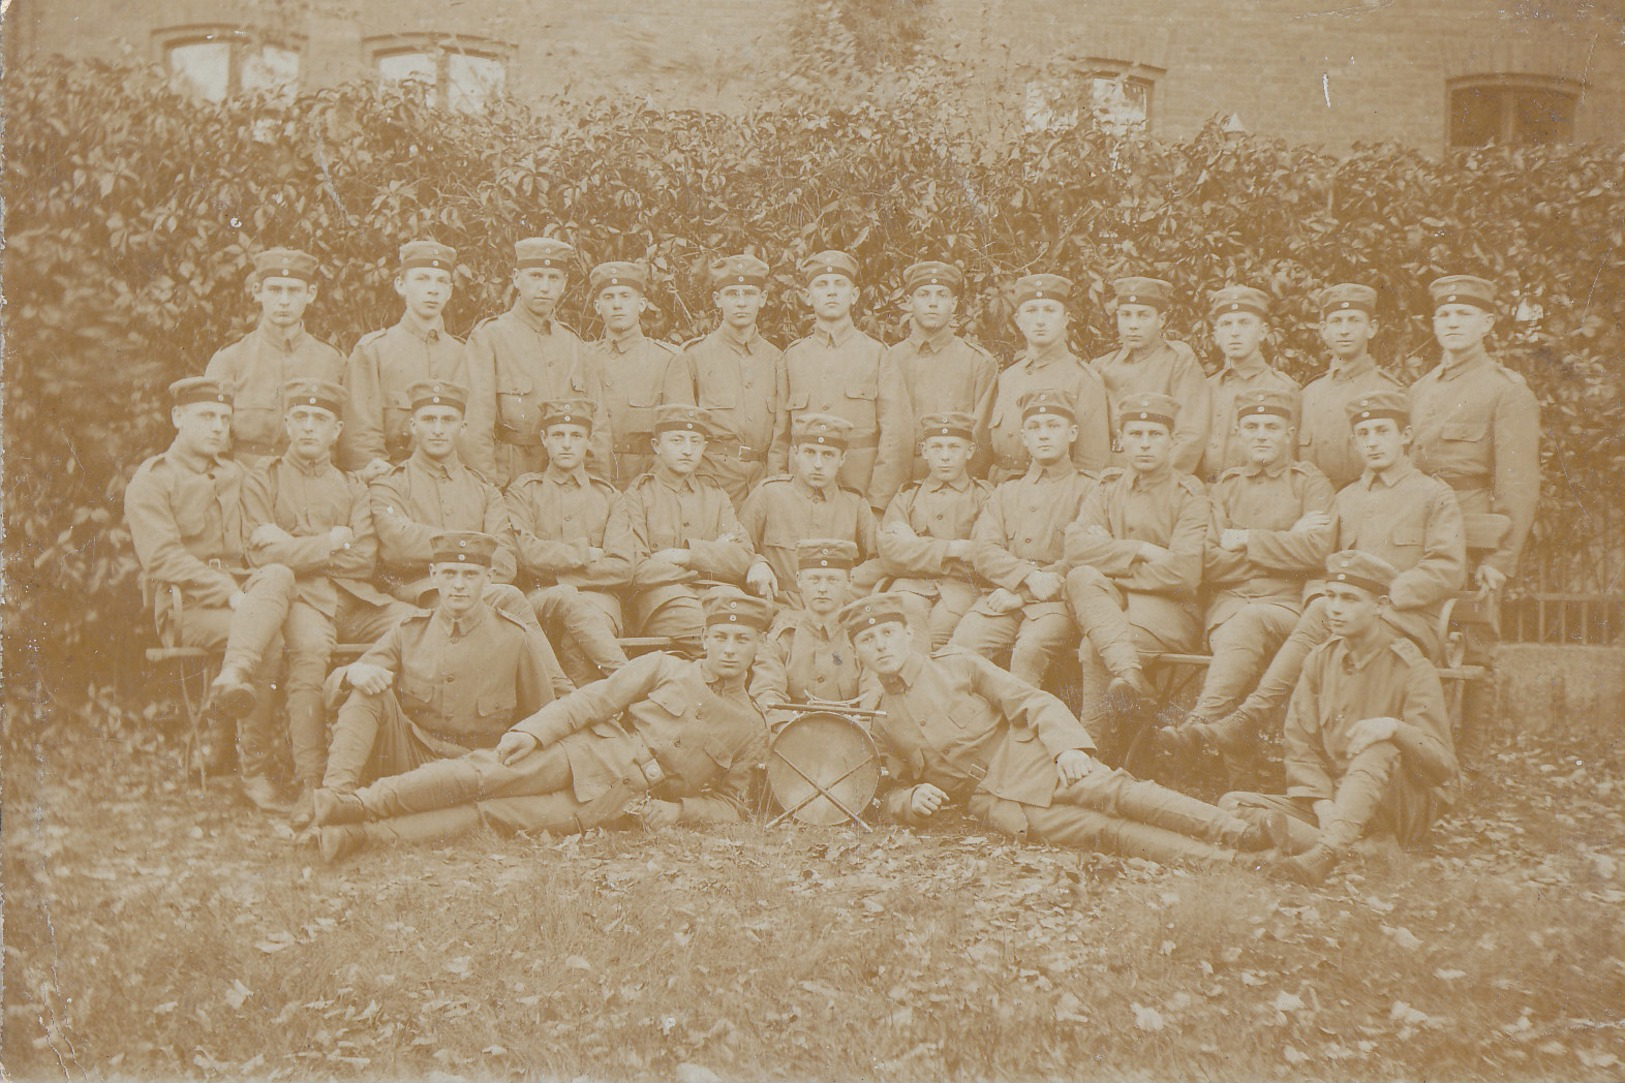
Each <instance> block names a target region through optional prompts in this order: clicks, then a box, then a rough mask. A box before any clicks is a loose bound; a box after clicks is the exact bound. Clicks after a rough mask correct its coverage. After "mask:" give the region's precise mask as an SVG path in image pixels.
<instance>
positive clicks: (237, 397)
mask: <svg viewBox="0 0 1625 1083" xmlns="http://www.w3.org/2000/svg"><path fill="white" fill-rule="evenodd" d="M203 375H205V376H207V377H209V378H210V379H214V380H218V381H220V384H221V386H222V387H224V388H226V389H227V390H228V391H230V392H231V395H232V398H233V400H234V402H233V405H232V411H231V448H232V456H233V457H234V458H236V459H237V460H238V461H239V462H241V463H243V465H244V466H248V467H253V466H255V465H257V464H258V463H260V462H262V461H264V460H265V459H268V458H270V457H271V456H273V455H280V454H282V452H284V451H285V450H287V447H288V434H287V432H286V431H285V430H284V429H283V427H282V416H283V410H282V388H283V385H285V384H286V383H287V382H288V381H289V380H297V379H312V380H326V381H328V382H330V383H335V384H336V383H338V382H339V380H340V379H341V378H342V377H343V375H344V355H343V354H341V353H339V352H338V351H337V350H335V349H334V348H333V347H332V346H330V345H328V344H327V343H325V342H323V341H322V340H321V339H319V338H316V337H315V336H313V335H310V334H307V333H306V332H305V329H304V328H303V327H296V328H294V330H293V333H292V334H287V335H284V334H283V333H282V332H280V331H279V330H277V329H275V328H272V327H267V326H266V325H265V324H263V323H262V324H260V325H259V326H258V327H256V328H254V330H253V331H251V332H249V333H248V334H247V335H245V336H244V337H242V338H240V339H238V340H237V341H236V342H233V343H232V344H231V345H229V346H225V347H222V348H221V349H219V350H217V351H215V355H214V356H213V357H211V358H209V364H208V367H206V368H205V369H204V370H203Z"/></svg>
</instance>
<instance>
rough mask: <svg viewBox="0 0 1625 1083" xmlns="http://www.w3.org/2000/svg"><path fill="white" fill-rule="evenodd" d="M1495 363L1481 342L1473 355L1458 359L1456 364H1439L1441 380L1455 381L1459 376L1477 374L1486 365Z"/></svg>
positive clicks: (1444, 362) (1443, 362)
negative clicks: (1470, 373)
mask: <svg viewBox="0 0 1625 1083" xmlns="http://www.w3.org/2000/svg"><path fill="white" fill-rule="evenodd" d="M1494 363H1495V362H1494V361H1493V360H1492V359H1491V358H1490V354H1489V351H1488V350H1486V349H1484V344H1483V343H1482V342H1480V343H1479V344H1478V346H1477V347H1476V348H1475V349H1474V350H1473V352H1472V353H1470V354H1468V355H1467V356H1466V357H1462V358H1458V359H1457V360H1456V361H1455V362H1454V363H1451V362H1449V361H1441V362H1440V364H1439V379H1441V380H1454V379H1456V378H1457V377H1459V376H1463V375H1465V374H1467V373H1469V372H1476V371H1477V370H1478V369H1480V368H1482V367H1484V366H1485V365H1492V364H1494Z"/></svg>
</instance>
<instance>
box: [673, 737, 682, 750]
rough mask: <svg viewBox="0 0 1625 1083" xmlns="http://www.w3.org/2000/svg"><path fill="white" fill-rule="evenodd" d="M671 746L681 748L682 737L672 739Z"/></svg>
mask: <svg viewBox="0 0 1625 1083" xmlns="http://www.w3.org/2000/svg"><path fill="white" fill-rule="evenodd" d="M671 746H672V747H673V748H682V747H683V739H682V738H681V737H679V738H677V739H676V740H674V741H672V743H671Z"/></svg>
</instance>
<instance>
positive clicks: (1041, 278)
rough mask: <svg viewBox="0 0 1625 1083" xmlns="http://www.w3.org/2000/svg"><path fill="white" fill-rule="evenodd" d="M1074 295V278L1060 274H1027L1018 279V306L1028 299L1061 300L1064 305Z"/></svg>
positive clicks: (1018, 307)
mask: <svg viewBox="0 0 1625 1083" xmlns="http://www.w3.org/2000/svg"><path fill="white" fill-rule="evenodd" d="M1071 296H1072V280H1071V279H1070V278H1062V277H1061V276H1060V275H1052V274H1037V275H1025V276H1023V277H1021V278H1018V279H1016V308H1017V309H1020V308H1021V306H1022V305H1024V304H1026V303H1027V302H1028V301H1059V302H1061V303H1062V304H1063V305H1064V304H1066V303H1067V301H1068V299H1070V298H1071Z"/></svg>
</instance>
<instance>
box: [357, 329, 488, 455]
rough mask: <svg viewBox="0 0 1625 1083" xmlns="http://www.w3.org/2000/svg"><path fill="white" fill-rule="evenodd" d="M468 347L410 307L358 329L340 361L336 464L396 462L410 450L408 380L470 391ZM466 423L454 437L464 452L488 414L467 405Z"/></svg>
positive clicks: (473, 449) (474, 447)
mask: <svg viewBox="0 0 1625 1083" xmlns="http://www.w3.org/2000/svg"><path fill="white" fill-rule="evenodd" d="M471 378H472V374H471V372H470V369H469V364H468V351H467V349H466V348H465V347H464V346H463V343H462V341H461V340H460V339H458V338H456V337H454V336H452V335H449V334H447V333H446V331H445V329H444V328H443V327H441V326H440V322H439V321H438V320H437V321H435V324H434V326H429V325H426V324H424V323H423V322H422V321H421V320H419V319H418V318H417V317H416V316H414V315H412V314H411V313H410V312H407V313H404V314H403V315H402V316H401V320H400V322H399V323H397V324H395V325H394V326H393V327H388V328H385V329H384V330H382V331H374V332H372V333H371V334H368V335H363V336H362V337H361V341H360V342H357V343H356V344H355V349H354V350H353V351H351V353H350V359H349V361H348V362H347V363H346V364H345V367H344V391H345V396H346V398H345V403H344V431H343V432H342V433H341V434H339V465H340V466H342V467H343V468H344V469H346V470H360V469H361V468H362V467H364V466H366V465H367V464H368V463H369V462H371V461H372V460H373V459H383V460H385V461H387V462H392V463H399V462H402V461H403V460H405V459H406V457H407V456H408V455H410V454H411V453H412V433H411V428H410V425H411V421H412V401H411V398H410V396H409V394H408V393H409V391H410V390H411V387H412V385H413V384H417V383H422V382H424V381H426V380H445V381H449V382H451V383H455V384H461V385H462V386H463V387H465V388H467V389H468V390H469V391H470V392H471V393H472V392H475V391H478V390H479V388H478V387H476V386H475V385H473V384H472V383H471ZM467 420H468V428H467V430H466V431H465V432H464V433H463V436H462V438H461V439H459V440H458V442H457V446H458V450H459V452H460V453H461V454H462V455H463V456H464V457H465V458H466V457H467V456H469V455H471V454H477V453H478V449H479V445H478V442H477V441H476V440H475V439H474V435H473V434H475V433H477V432H479V431H480V430H481V427H482V424H483V425H489V424H490V419H489V417H482V416H481V415H480V414H479V413H476V412H475V411H474V410H473V409H472V408H471V409H470V411H469V414H468V418H467Z"/></svg>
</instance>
